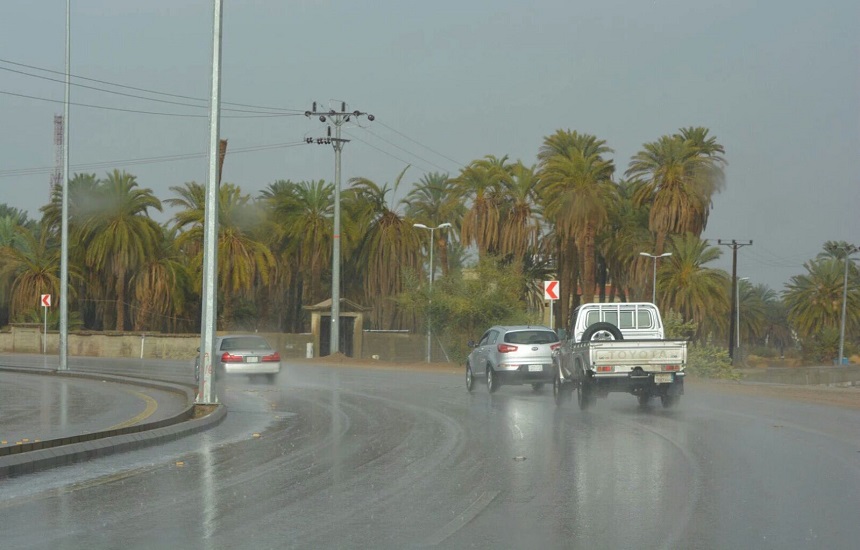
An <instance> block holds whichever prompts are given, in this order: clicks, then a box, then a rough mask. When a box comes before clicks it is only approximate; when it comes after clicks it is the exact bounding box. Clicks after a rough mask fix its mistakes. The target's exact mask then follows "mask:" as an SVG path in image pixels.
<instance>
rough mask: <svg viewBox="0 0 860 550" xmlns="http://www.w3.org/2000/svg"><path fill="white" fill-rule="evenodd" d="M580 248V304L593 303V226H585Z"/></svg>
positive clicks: (589, 224)
mask: <svg viewBox="0 0 860 550" xmlns="http://www.w3.org/2000/svg"><path fill="white" fill-rule="evenodd" d="M583 241H584V242H583V243H582V244H583V246H582V256H583V257H582V271H583V273H582V303H584V304H590V303H591V302H593V301H594V225H593V224H592V223H591V222H589V223H587V224H586V225H585V235H584V238H583Z"/></svg>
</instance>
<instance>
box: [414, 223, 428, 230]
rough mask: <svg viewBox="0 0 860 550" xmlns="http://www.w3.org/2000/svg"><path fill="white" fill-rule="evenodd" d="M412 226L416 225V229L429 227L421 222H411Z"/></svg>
mask: <svg viewBox="0 0 860 550" xmlns="http://www.w3.org/2000/svg"><path fill="white" fill-rule="evenodd" d="M412 227H417V228H418V229H430V228H429V227H427V226H426V225H424V224H423V223H413V224H412Z"/></svg>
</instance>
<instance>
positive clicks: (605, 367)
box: [597, 366, 615, 372]
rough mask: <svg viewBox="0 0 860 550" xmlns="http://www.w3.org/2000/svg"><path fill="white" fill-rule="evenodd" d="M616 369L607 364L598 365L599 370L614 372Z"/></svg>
mask: <svg viewBox="0 0 860 550" xmlns="http://www.w3.org/2000/svg"><path fill="white" fill-rule="evenodd" d="M614 370H615V367H607V366H601V367H597V372H613V371H614Z"/></svg>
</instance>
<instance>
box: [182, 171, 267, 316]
mask: <svg viewBox="0 0 860 550" xmlns="http://www.w3.org/2000/svg"><path fill="white" fill-rule="evenodd" d="M201 189H202V190H203V192H201ZM171 190H173V191H175V192H177V193H178V194H179V195H180V198H177V199H167V200H166V201H165V202H166V203H167V204H169V205H172V206H177V207H180V208H182V207H184V208H185V209H184V210H181V211H179V212H178V213H177V214H176V215H175V217H174V220H175V222H174V223H175V226H176V227H177V228H178V229H184V231H183V232H182V233H181V234H180V235H179V236H178V237H177V245H178V246H179V247H180V248H182V249H184V250H188V251H193V253H194V256H193V258H192V260H191V262H192V263H191V265H192V266H194V269H195V270H196V272H197V276H198V281H197V283H198V285H197V286H198V288H199V287H200V286H201V284H202V279H201V277H202V268H203V221H204V204H205V201H204V200H202V199H203V195H204V194H205V188H203V186H201V185H200V184H198V183H195V182H189V183H186V184H185V187H184V188H182V187H171ZM262 218H263V217H262V215H261V214H260V212H259V209H257V208H256V206H255V205H254V204H252V203H251V197H250V196H249V195H243V194H242V190H241V189H240V188H239V187H238V186H236V185H233V184H231V183H224V184H221V186H220V188H219V192H218V252H217V254H218V267H217V278H218V288H219V294H220V300H219V302H220V303H221V304H222V310H221V318H222V323H223V325H224V328H229V326H230V322H231V321H232V304H233V302H234V299H235V298H242V297H248V296H250V295H251V294H252V291H253V288H254V284H255V283H256V282H257V280H258V279H259V280H260V281H261V282H262V283H263V284H268V281H269V274H270V272H271V270H272V269H273V268H274V266H275V260H274V257H273V256H272V253H271V251H270V250H269V248H268V247H267V246H266V245H265V244H263V243H262V242H260V241H258V240H256V239H254V238H253V236H252V232H253V229H254V226H255V225H256V224H258V223H260V220H261V219H262Z"/></svg>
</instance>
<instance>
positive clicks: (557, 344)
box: [549, 342, 561, 351]
mask: <svg viewBox="0 0 860 550" xmlns="http://www.w3.org/2000/svg"><path fill="white" fill-rule="evenodd" d="M560 347H561V342H556V343H555V344H550V346H549V349H551V350H552V351H555V350H557V349H558V348H560Z"/></svg>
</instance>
